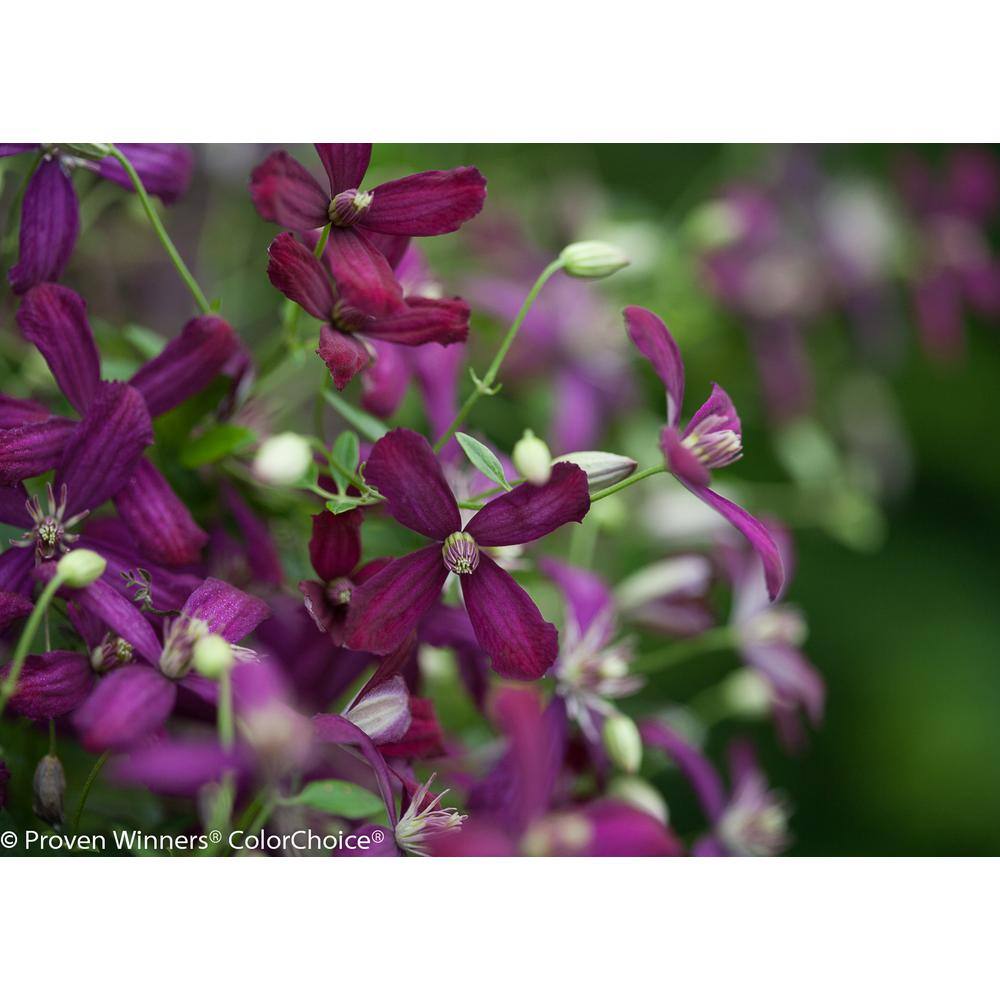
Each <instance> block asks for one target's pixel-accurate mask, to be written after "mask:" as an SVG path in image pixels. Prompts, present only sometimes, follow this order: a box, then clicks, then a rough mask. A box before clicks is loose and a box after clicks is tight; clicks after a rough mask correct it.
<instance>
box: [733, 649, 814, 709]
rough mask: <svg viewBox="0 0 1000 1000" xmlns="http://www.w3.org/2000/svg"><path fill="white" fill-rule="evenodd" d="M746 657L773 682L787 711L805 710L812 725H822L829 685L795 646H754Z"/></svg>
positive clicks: (745, 650)
mask: <svg viewBox="0 0 1000 1000" xmlns="http://www.w3.org/2000/svg"><path fill="white" fill-rule="evenodd" d="M742 652H743V655H744V656H745V657H746V659H747V662H748V663H750V664H751V665H752V666H754V667H755V668H756V669H757V670H758V671H760V673H761V674H763V675H764V677H766V678H767V680H768V681H770V683H771V685H772V686H773V687H774V690H775V693H776V694H777V697H778V700H779V701H780V702H783V703H784V704H785V706H786V707H790V708H798V707H800V706H801V707H802V708H804V709H805V711H806V714H807V715H808V716H809V718H810V720H811V721H812V723H813V725H819V723H820V722H822V721H823V706H824V702H825V701H826V685H825V684H824V683H823V678H822V677H821V676H820V674H819V671H818V670H817V669H816V668H815V667H814V666H813V665H812V664H811V663H810V662H809V661H808V660H807V659H806V658H805V657H804V656H803V655H802V653H801V652H800V651H799V650H798V649H796V648H795V647H794V646H790V645H788V644H786V643H780V642H771V643H752V644H751V645H748V646H744V647H743V649H742Z"/></svg>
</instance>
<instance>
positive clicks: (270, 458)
mask: <svg viewBox="0 0 1000 1000" xmlns="http://www.w3.org/2000/svg"><path fill="white" fill-rule="evenodd" d="M312 460H313V459H312V448H311V447H310V446H309V442H308V441H307V440H306V439H305V438H304V437H302V436H301V435H299V434H295V433H293V432H292V431H286V432H285V433H284V434H275V435H274V437H269V438H268V439H267V440H266V441H264V442H263V444H261V446H260V447H259V448H258V449H257V454H256V456H255V457H254V460H253V471H254V475H255V476H256V477H257V478H258V479H259V480H261V482H264V483H267V484H269V485H270V486H294V485H295V484H296V483H300V482H302V480H303V478H304V477H305V474H306V473H307V472H308V471H309V467H310V466H311V465H312Z"/></svg>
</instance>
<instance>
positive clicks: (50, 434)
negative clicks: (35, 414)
mask: <svg viewBox="0 0 1000 1000" xmlns="http://www.w3.org/2000/svg"><path fill="white" fill-rule="evenodd" d="M75 431H76V421H75V420H69V419H67V418H66V417H50V418H49V419H48V420H44V421H41V422H39V423H27V424H22V425H21V426H20V427H14V428H11V429H10V430H6V431H0V483H6V484H12V483H19V482H21V480H23V479H33V478H34V477H35V476H41V475H42V474H44V473H46V472H48V471H49V470H50V469H54V468H55V467H56V465H58V464H59V459H60V458H62V455H63V452H64V451H65V450H66V444H67V443H68V441H69V439H70V438H71V437H72V436H73V434H74V432H75Z"/></svg>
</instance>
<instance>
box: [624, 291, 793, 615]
mask: <svg viewBox="0 0 1000 1000" xmlns="http://www.w3.org/2000/svg"><path fill="white" fill-rule="evenodd" d="M625 328H626V330H627V331H628V335H629V337H631V339H632V342H633V343H634V344H635V346H636V347H637V348H638V349H639V350H640V351H641V352H642V353H643V354H644V355H645V356H646V357H647V358H648V359H649V360H650V361H651V362H652V365H653V369H654V371H655V372H656V374H657V375H659V377H660V379H661V380H662V381H663V384H664V386H665V388H666V391H667V425H666V427H664V428H663V433H662V434H661V436H660V447H661V449H662V451H663V456H664V459H665V461H666V466H667V469H668V471H670V472H671V473H673V475H674V476H675V477H676V478H677V479H678V481H679V482H680V483H681V484H682V485H683V486H685V487H686V488H687V489H689V490H690V491H691V492H692V493H693V494H694V495H695V496H696V497H698V498H699V499H700V500H702V501H704V502H705V503H706V504H708V506H709V507H711V508H712V509H713V510H715V511H716V512H718V513H719V514H721V515H722V516H723V517H724V518H725V519H726V520H727V521H729V523H730V524H732V525H733V527H734V528H736V529H737V530H738V531H740V532H741V533H742V534H743V535H744V536H745V537H746V539H747V541H748V542H750V544H751V545H752V546H753V548H754V550H755V551H756V552H757V554H758V555H759V556H760V558H761V561H762V562H763V564H764V577H765V579H766V581H767V590H768V593H769V594H770V596H771V600H774V599H775V598H776V597H777V596H778V593H779V592H780V590H781V588H782V585H783V582H784V570H783V568H782V565H781V556H780V554H779V553H778V547H777V545H775V543H774V539H772V538H771V536H770V535H769V534H768V531H767V529H766V528H765V527H764V525H763V524H761V523H760V521H758V520H757V519H756V518H755V517H751V516H750V515H749V514H748V513H747V512H746V511H745V510H743V509H742V508H741V507H738V506H737V505H736V504H734V503H733V502H732V501H731V500H727V499H726V498H725V497H722V496H720V495H719V494H718V493H715V492H714V491H713V490H710V489H709V488H708V484H709V482H710V481H711V470H712V469H718V468H722V467H723V466H726V465H730V464H731V463H733V462H735V461H736V460H737V459H738V458H739V457H740V455H741V454H742V453H743V439H742V434H741V428H740V418H739V416H738V415H737V413H736V408H735V407H734V406H733V404H732V401H731V400H730V398H729V396H728V395H727V394H726V393H725V391H724V390H723V389H721V388H720V387H719V386H718V385H713V387H712V393H711V395H710V396H709V398H708V399H707V400H706V401H705V402H704V403H703V404H702V406H701V408H700V409H699V410H698V411H697V412H696V413H695V415H694V416H693V417H692V418H691V419H690V420H689V421H688V423H687V426H686V427H685V428H684V430H683V432H682V431H681V430H680V417H681V406H682V404H683V402H684V362H683V361H682V360H681V352H680V350H679V349H678V347H677V344H676V342H675V341H674V338H673V337H672V336H671V335H670V331H669V330H668V329H667V327H666V325H665V324H664V322H663V320H661V319H660V318H659V317H658V316H657V315H656V314H655V313H652V312H650V311H649V310H648V309H643V308H641V307H639V306H629V307H628V308H627V309H626V310H625Z"/></svg>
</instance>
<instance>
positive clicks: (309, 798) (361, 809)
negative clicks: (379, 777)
mask: <svg viewBox="0 0 1000 1000" xmlns="http://www.w3.org/2000/svg"><path fill="white" fill-rule="evenodd" d="M283 801H284V804H285V805H289V806H307V807H308V808H310V809H318V810H320V812H325V813H331V814H332V815H334V816H342V817H343V818H344V819H364V818H365V817H367V816H377V815H378V814H379V813H381V812H383V811H384V810H385V805H384V803H383V802H382V800H381V799H380V798H379V797H378V796H377V795H375V794H374V793H373V792H369V791H368V789H367V788H361V787H360V786H359V785H352V784H351V783H350V782H349V781H338V780H336V779H333V778H331V779H329V780H327V781H312V782H310V783H309V784H308V785H306V787H305V788H303V789H302V791H301V792H299V794H298V795H296V796H295V797H294V798H291V799H284V800H283Z"/></svg>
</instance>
